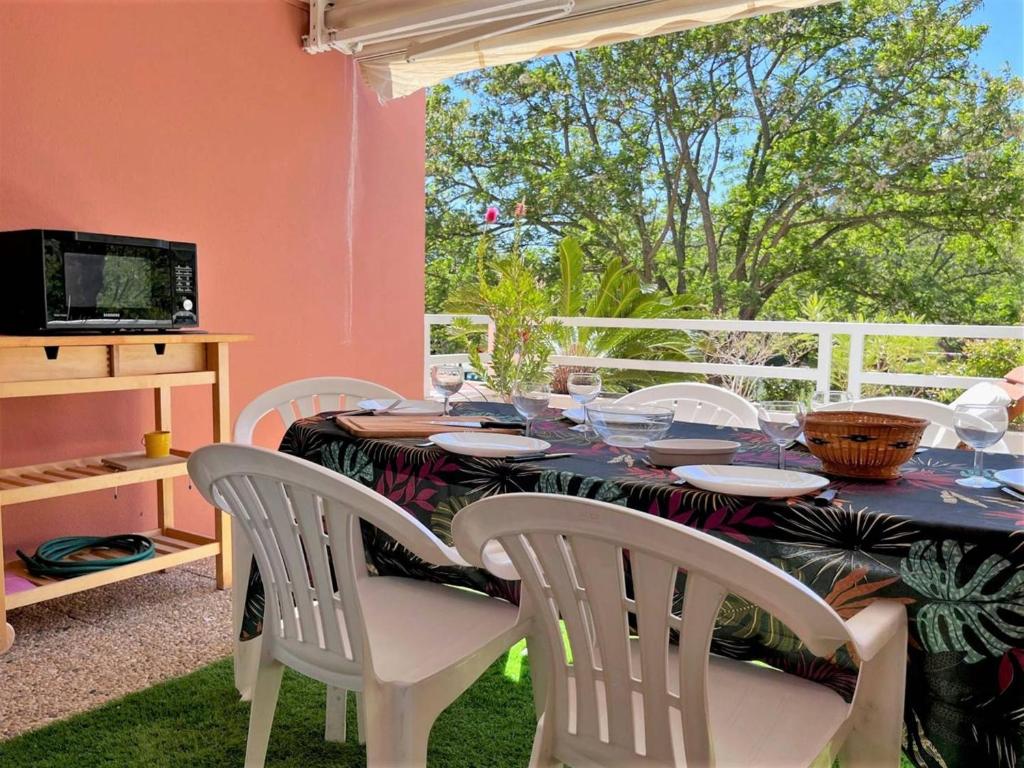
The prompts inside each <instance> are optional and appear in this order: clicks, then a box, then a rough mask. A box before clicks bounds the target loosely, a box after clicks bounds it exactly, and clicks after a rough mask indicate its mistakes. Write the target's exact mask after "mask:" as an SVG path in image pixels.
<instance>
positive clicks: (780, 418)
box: [757, 400, 804, 469]
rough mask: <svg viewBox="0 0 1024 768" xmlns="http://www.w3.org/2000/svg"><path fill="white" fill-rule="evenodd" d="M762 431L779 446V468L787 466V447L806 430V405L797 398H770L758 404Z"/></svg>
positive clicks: (758, 420)
mask: <svg viewBox="0 0 1024 768" xmlns="http://www.w3.org/2000/svg"><path fill="white" fill-rule="evenodd" d="M757 423H758V425H759V426H760V427H761V431H762V432H764V433H765V434H766V435H768V438H769V439H770V440H771V441H772V442H773V443H775V444H776V445H777V446H779V469H785V468H786V448H787V447H788V446H789V445H790V444H792V442H793V441H794V440H796V439H797V437H799V436H800V433H801V432H803V431H804V405H803V403H800V402H797V401H795V400H769V401H767V402H763V403H758V404H757Z"/></svg>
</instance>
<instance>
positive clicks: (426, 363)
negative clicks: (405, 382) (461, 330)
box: [423, 316, 434, 398]
mask: <svg viewBox="0 0 1024 768" xmlns="http://www.w3.org/2000/svg"><path fill="white" fill-rule="evenodd" d="M433 327H434V325H433V323H431V322H430V318H429V317H426V316H425V317H424V318H423V395H424V396H425V397H428V398H429V397H430V392H431V386H430V332H431V330H432V329H433Z"/></svg>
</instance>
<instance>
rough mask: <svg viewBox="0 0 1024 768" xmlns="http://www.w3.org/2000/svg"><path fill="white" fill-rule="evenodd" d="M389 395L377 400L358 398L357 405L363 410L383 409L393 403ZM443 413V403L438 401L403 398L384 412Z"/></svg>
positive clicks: (429, 414)
mask: <svg viewBox="0 0 1024 768" xmlns="http://www.w3.org/2000/svg"><path fill="white" fill-rule="evenodd" d="M393 402H394V400H392V399H391V398H389V397H382V398H380V399H379V400H360V401H359V407H360V408H363V409H364V410H368V411H373V412H374V413H377V412H378V411H383V410H385V409H386V408H387V407H388V406H389V405H391V403H393ZM442 413H444V403H439V402H437V401H436V400H403V401H402V402H400V403H399V404H398V405H396V406H395V407H394V408H392V409H391V410H389V411H387V413H385V414H381V415H384V416H386V415H388V414H393V415H395V416H440V415H441V414H442Z"/></svg>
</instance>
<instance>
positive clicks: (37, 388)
mask: <svg viewBox="0 0 1024 768" xmlns="http://www.w3.org/2000/svg"><path fill="white" fill-rule="evenodd" d="M216 381H217V374H216V373H214V372H213V371H190V372H186V373H150V374H144V375H142V376H117V377H114V376H97V377H92V378H87V379H52V380H49V381H46V380H43V381H4V382H0V399H3V398H7V397H41V396H45V395H80V394H88V393H91V392H120V391H123V390H126V389H159V388H160V387H186V386H194V385H196V384H214V383H216Z"/></svg>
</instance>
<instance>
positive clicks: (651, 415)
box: [586, 405, 675, 448]
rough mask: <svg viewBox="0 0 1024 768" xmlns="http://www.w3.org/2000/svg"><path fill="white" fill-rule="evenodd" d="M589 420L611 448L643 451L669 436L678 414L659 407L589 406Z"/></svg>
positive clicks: (669, 409)
mask: <svg viewBox="0 0 1024 768" xmlns="http://www.w3.org/2000/svg"><path fill="white" fill-rule="evenodd" d="M586 408H587V419H588V420H589V422H590V425H591V426H592V427H593V428H594V431H596V432H597V434H598V435H599V436H600V437H601V439H602V440H603V441H604V442H606V443H607V444H608V445H614V446H617V447H619V448H643V447H644V446H645V445H646V444H647V443H649V442H650V441H651V440H661V438H663V437H664V436H665V435H667V434H668V430H669V428H670V427H671V426H672V417H673V416H674V415H675V413H674V412H673V411H672V409H671V408H662V407H660V406H657V405H588V406H587V407H586Z"/></svg>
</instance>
